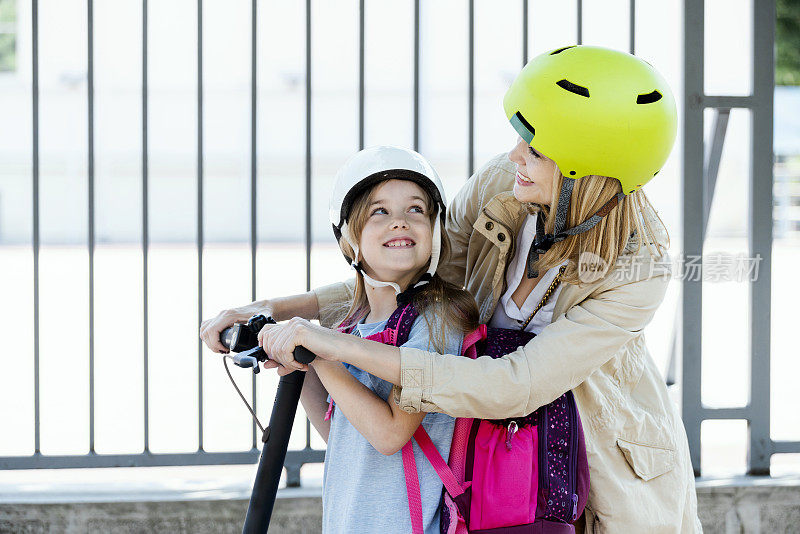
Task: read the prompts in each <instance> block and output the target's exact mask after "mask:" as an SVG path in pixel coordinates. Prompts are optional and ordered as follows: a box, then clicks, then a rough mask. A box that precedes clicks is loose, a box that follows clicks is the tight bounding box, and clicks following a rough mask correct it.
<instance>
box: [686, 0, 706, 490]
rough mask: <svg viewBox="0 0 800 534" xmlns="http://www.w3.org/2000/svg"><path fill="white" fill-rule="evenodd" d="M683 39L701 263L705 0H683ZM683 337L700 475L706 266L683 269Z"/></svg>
mask: <svg viewBox="0 0 800 534" xmlns="http://www.w3.org/2000/svg"><path fill="white" fill-rule="evenodd" d="M683 6H684V8H683V9H684V26H685V29H684V43H683V47H684V48H683V62H684V80H683V97H684V109H683V250H682V253H683V256H684V261H687V260H688V259H689V258H692V257H695V258H699V260H700V261H701V262H702V254H703V235H704V234H705V231H704V230H705V223H704V221H703V105H702V95H703V80H704V63H703V61H704V57H703V54H704V52H703V50H704V48H703V46H704V43H703V28H704V26H703V24H704V2H703V0H699V1H698V0H684V3H683ZM683 274H684V276H683V284H682V292H683V299H682V314H681V315H682V330H683V332H682V336H681V342H682V346H683V350H682V351H681V352H682V355H683V374H682V382H681V384H682V386H681V387H682V395H681V399H682V407H683V423H684V425H685V427H686V436H687V438H688V439H689V449H690V453H691V459H692V466H693V467H694V473H695V476H699V475H700V471H701V466H700V425H701V422H702V414H701V413H700V407H701V405H702V399H701V397H700V385H701V383H702V377H701V372H702V365H701V357H702V353H701V348H702V343H701V336H702V332H703V325H702V318H703V300H702V291H703V283H702V268H701V272H700V276H698V277H697V279H693V278H690V277H689V276H686V275H685V273H683Z"/></svg>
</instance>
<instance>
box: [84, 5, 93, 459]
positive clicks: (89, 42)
mask: <svg viewBox="0 0 800 534" xmlns="http://www.w3.org/2000/svg"><path fill="white" fill-rule="evenodd" d="M86 9H87V14H86V15H87V26H88V33H87V55H88V57H87V60H88V61H87V63H88V71H87V77H88V79H87V84H86V85H87V90H88V94H87V98H88V105H87V106H86V107H87V111H88V116H87V130H88V135H89V137H88V140H87V141H88V143H87V144H88V148H89V153H88V168H87V171H88V176H87V179H88V184H87V186H88V187H87V194H88V197H89V198H88V208H89V224H88V226H89V234H88V236H87V239H88V248H89V453H94V2H93V0H87V2H86Z"/></svg>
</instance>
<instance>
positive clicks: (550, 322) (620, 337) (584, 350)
mask: <svg viewBox="0 0 800 534" xmlns="http://www.w3.org/2000/svg"><path fill="white" fill-rule="evenodd" d="M504 108H505V111H506V116H507V117H508V118H509V121H510V122H511V124H512V126H513V127H514V128H515V130H516V131H517V133H519V135H520V138H521V139H520V141H519V142H518V143H517V145H516V146H515V147H514V149H513V150H512V151H511V152H510V153H509V154H508V155H507V156H506V155H505V154H503V155H501V156H498V157H496V158H494V159H493V160H491V161H490V162H489V163H487V164H486V165H485V166H484V167H483V168H481V169H480V170H479V171H478V172H477V173H476V174H475V175H474V176H473V177H471V178H470V180H469V181H468V182H467V184H466V185H465V186H464V187H463V188H462V190H461V192H460V193H459V194H458V195H457V197H456V198H455V199H454V200H453V202H452V204H451V206H450V209H449V210H448V217H447V224H446V231H447V233H448V235H449V236H450V239H451V242H452V244H453V254H452V257H451V259H450V261H449V262H448V263H447V264H446V265H442V267H441V268H440V269H439V273H440V275H441V276H442V277H443V278H444V279H446V280H449V281H451V282H454V283H457V284H463V285H464V287H465V288H466V289H467V290H468V291H469V292H470V293H471V294H472V295H473V296H474V297H475V299H476V301H477V303H478V307H479V311H480V320H481V322H489V323H490V324H493V325H496V326H505V327H507V328H513V327H515V325H516V328H524V329H526V330H529V331H532V332H535V333H537V334H538V335H537V336H536V337H535V338H534V339H532V340H531V341H530V342H529V343H528V344H527V345H526V346H525V347H521V348H519V349H517V350H516V351H515V352H513V353H511V354H509V355H507V356H505V357H504V358H501V359H496V360H492V359H490V358H478V359H476V360H469V359H466V358H461V357H457V356H453V355H441V354H436V353H431V352H427V351H421V350H417V349H411V348H399V349H398V348H395V347H390V346H385V345H380V346H379V345H378V344H374V343H369V342H367V341H365V340H360V339H352V338H348V337H347V336H343V335H341V334H338V333H336V332H332V331H331V330H328V329H326V328H323V327H320V326H315V325H312V324H311V323H308V321H306V320H304V319H299V318H295V319H292V320H291V321H289V322H288V323H286V324H284V325H278V326H273V327H270V328H267V329H266V331H265V332H263V346H264V349H265V350H266V351H267V353H269V354H270V355H271V356H272V357H273V358H274V359H275V360H276V362H278V363H280V364H282V365H283V366H284V367H285V369H284V370H282V372H288V371H290V370H294V369H298V368H304V366H301V365H300V364H298V363H297V362H295V361H294V360H293V359H292V357H291V350H292V349H293V348H294V346H296V345H303V346H305V347H307V348H308V349H310V350H311V351H313V352H315V353H317V355H318V356H319V357H322V358H324V359H330V360H335V361H346V362H347V363H349V364H352V365H355V366H356V367H358V368H360V369H363V370H365V371H367V372H369V373H372V374H374V375H376V376H379V377H381V378H382V379H384V380H387V381H389V382H391V383H393V384H395V385H396V387H395V390H394V398H395V402H397V403H398V404H399V405H400V407H401V408H402V409H404V410H406V411H407V412H409V413H413V412H418V411H424V412H444V413H448V414H450V415H454V416H462V417H481V418H504V417H516V416H522V415H525V414H528V413H530V412H532V411H533V410H535V409H537V408H538V407H540V406H542V405H545V404H547V403H549V402H551V401H552V400H554V399H555V398H557V397H558V396H560V395H561V394H563V393H564V392H565V391H567V390H572V391H573V392H574V395H575V399H576V402H577V404H578V407H579V409H580V413H581V418H582V420H583V424H584V432H585V435H586V448H587V455H588V461H589V468H590V474H591V481H592V483H591V491H590V495H589V502H588V505H587V507H586V512H585V527H586V531H588V532H614V533H616V532H625V531H626V529H627V531H630V532H699V531H700V530H701V527H700V523H699V521H698V519H697V510H696V508H697V504H696V495H695V489H694V477H693V472H692V466H691V462H690V459H689V450H688V444H687V440H686V435H685V431H684V429H683V425H682V422H681V420H680V417H679V415H678V413H677V411H676V409H675V407H674V406H673V404H672V402H671V401H670V399H669V397H668V395H667V390H666V386H665V384H664V381H663V379H662V377H661V375H660V373H659V372H658V370H657V368H656V366H655V364H654V362H653V360H652V358H651V357H650V355H649V353H648V351H647V347H646V345H645V342H644V336H643V330H644V327H645V326H646V325H647V324H648V323H649V322H650V320H651V319H652V317H653V314H654V313H655V311H656V309H657V308H658V306H659V305H660V304H661V301H662V300H663V297H664V293H665V291H666V288H667V284H668V282H669V278H670V270H669V259H668V257H667V256H666V254H665V252H664V250H665V249H666V246H667V243H668V237H667V234H666V230H665V229H664V227H663V225H662V224H661V222H660V219H659V218H658V216H657V215H656V214H655V212H654V210H653V209H652V207H651V206H650V203H649V201H648V200H647V197H646V196H645V195H644V193H643V192H642V191H641V187H642V186H643V185H644V184H645V183H647V181H649V180H650V179H651V178H652V177H653V176H655V174H657V173H658V171H659V170H660V168H661V166H662V165H663V164H664V162H665V161H666V158H667V156H668V155H669V152H670V150H671V148H672V144H673V142H674V138H675V130H676V111H675V104H674V100H673V98H672V95H671V92H670V90H669V87H668V86H667V84H666V82H664V80H663V79H662V78H661V76H660V75H659V74H658V73H657V72H656V71H655V70H654V69H653V68H652V67H651V66H649V65H648V64H647V63H645V62H643V61H641V60H639V59H637V58H635V57H634V56H631V55H628V54H625V53H622V52H617V51H613V50H608V49H603V48H598V47H589V46H577V47H567V48H563V49H559V50H554V51H552V52H550V53H547V54H543V55H541V56H538V57H536V58H534V59H533V60H532V61H531V62H530V63H529V64H528V65H526V67H525V68H524V69H523V71H522V72H521V73H520V75H519V76H518V77H517V79H516V80H515V81H514V83H513V84H512V86H511V88H510V89H509V91H508V93H507V94H506V96H505V99H504ZM610 177H613V178H610ZM551 208H552V209H551ZM582 273H584V275H583V276H582ZM585 273H589V274H590V276H588V277H587V276H586V275H585ZM348 296H349V287H348V286H346V285H342V284H339V285H333V286H328V287H325V288H320V289H318V290H316V291H315V292H313V294H309V295H305V296H300V297H296V298H290V299H281V300H277V301H272V302H265V303H260V304H262V305H263V306H264V307H266V308H267V309H269V310H270V311H271V313H272V314H273V316H275V317H276V318H288V317H289V316H291V315H301V316H305V317H316V316H317V315H318V316H319V319H320V323H321V324H322V325H329V324H330V323H329V321H330V320H331V316H330V315H329V313H328V310H334V309H336V307H337V303H340V302H344V301H346V300H347V299H348ZM256 309H261V306H259V303H256V304H254V305H251V306H250V307H246V308H242V309H239V310H231V311H229V312H224V313H223V314H220V316H219V317H217V318H216V319H214V320H211V321H208V322H207V323H204V330H203V337H204V339H205V340H206V343H208V344H209V346H210V347H211V348H215V347H216V348H218V347H217V345H216V343H215V340H214V339H212V338H214V336H218V331H219V330H221V329H222V328H223V327H224V326H227V325H228V324H230V322H231V320H241V319H243V318H244V316H245V315H246V314H248V313H251V312H252V311H255V310H256ZM223 325H224V326H223ZM278 363H275V362H270V364H269V365H270V366H276V365H278Z"/></svg>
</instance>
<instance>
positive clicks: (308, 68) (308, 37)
mask: <svg viewBox="0 0 800 534" xmlns="http://www.w3.org/2000/svg"><path fill="white" fill-rule="evenodd" d="M305 209H306V291H311V0H306V206H305Z"/></svg>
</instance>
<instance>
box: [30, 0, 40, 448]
mask: <svg viewBox="0 0 800 534" xmlns="http://www.w3.org/2000/svg"><path fill="white" fill-rule="evenodd" d="M31 26H32V27H31V57H32V59H31V61H32V69H31V73H32V80H31V81H32V83H31V93H32V94H31V99H32V106H31V107H32V109H31V112H32V115H33V117H32V125H33V128H32V129H33V140H32V141H33V152H32V159H33V161H32V165H33V169H32V171H33V176H32V178H33V411H34V430H33V432H34V438H33V441H34V456H38V455H40V454H41V452H42V447H41V440H40V438H41V435H40V434H41V433H40V423H41V420H40V408H39V246H40V243H39V0H32V4H31Z"/></svg>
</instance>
